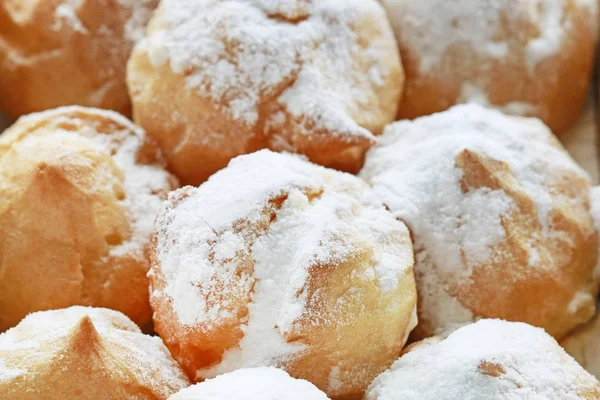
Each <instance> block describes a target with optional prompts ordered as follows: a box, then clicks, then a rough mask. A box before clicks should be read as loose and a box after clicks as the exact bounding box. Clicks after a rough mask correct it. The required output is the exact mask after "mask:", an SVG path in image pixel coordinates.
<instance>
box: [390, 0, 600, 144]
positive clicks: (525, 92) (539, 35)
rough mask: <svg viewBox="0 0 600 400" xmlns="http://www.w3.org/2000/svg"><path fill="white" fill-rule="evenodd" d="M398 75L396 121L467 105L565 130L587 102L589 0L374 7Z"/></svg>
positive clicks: (591, 28)
mask: <svg viewBox="0 0 600 400" xmlns="http://www.w3.org/2000/svg"><path fill="white" fill-rule="evenodd" d="M381 3H382V4H383V6H384V7H385V8H386V10H387V11H388V15H389V17H390V21H391V24H392V26H393V27H394V30H395V33H396V38H397V40H398V45H399V47H400V53H401V56H402V62H403V66H404V68H405V71H406V83H405V90H404V95H403V98H402V102H401V105H400V108H399V117H400V119H405V118H409V119H412V118H416V117H420V116H423V115H429V114H432V113H435V112H439V111H443V110H445V109H447V108H449V107H451V106H453V105H455V104H457V103H465V102H475V103H479V104H482V105H486V106H493V107H496V108H499V109H501V110H502V111H504V112H506V113H509V114H514V115H522V116H533V117H538V118H540V119H542V120H543V121H544V122H545V123H546V124H547V125H548V126H549V127H550V128H551V129H552V131H553V132H554V133H556V134H560V133H561V132H563V131H565V130H567V128H569V127H570V126H572V125H573V124H574V123H575V122H576V121H577V119H578V118H579V116H580V114H581V110H582V109H583V107H584V105H585V103H586V101H587V99H588V87H589V82H590V77H591V72H592V66H593V59H594V48H595V43H596V42H595V38H596V36H597V33H596V31H597V29H598V22H597V14H598V9H597V8H598V6H597V1H596V0H523V1H513V0H419V1H417V0H382V2H381Z"/></svg>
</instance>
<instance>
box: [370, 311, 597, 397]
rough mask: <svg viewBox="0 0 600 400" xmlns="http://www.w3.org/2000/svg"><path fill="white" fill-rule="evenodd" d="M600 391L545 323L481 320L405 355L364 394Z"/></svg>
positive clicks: (579, 393)
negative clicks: (551, 335) (544, 328)
mask: <svg viewBox="0 0 600 400" xmlns="http://www.w3.org/2000/svg"><path fill="white" fill-rule="evenodd" d="M597 396H600V384H599V383H598V381H597V380H595V379H594V378H593V377H592V376H591V375H589V374H588V373H587V372H585V371H584V370H583V369H582V368H581V367H580V366H579V365H578V364H577V363H576V362H575V361H574V360H573V359H572V358H571V357H569V356H568V355H567V354H566V353H565V352H564V350H563V349H561V348H560V346H558V344H557V343H556V341H555V340H554V339H552V337H550V336H549V335H548V334H546V333H545V332H544V331H543V330H542V329H539V328H534V327H532V326H529V325H526V324H523V323H511V322H505V321H500V320H482V321H479V322H476V323H474V324H472V325H469V326H466V327H463V328H461V329H459V330H457V331H456V332H454V333H452V334H451V335H450V336H449V337H448V338H447V339H445V340H443V341H441V342H429V343H427V342H425V343H423V344H421V345H419V346H417V347H416V348H415V349H413V350H411V351H410V352H409V353H408V354H406V355H404V356H402V357H401V358H400V359H399V360H398V361H396V363H394V365H393V366H392V367H391V368H390V369H389V370H388V371H386V372H385V373H383V374H382V375H380V376H379V377H378V378H377V379H376V380H375V381H374V382H373V384H372V385H371V387H370V388H369V390H368V392H367V395H366V397H365V399H366V400H400V399H402V400H412V399H415V400H416V399H419V400H434V399H435V400H445V399H448V400H450V399H465V400H475V399H540V400H541V399H545V400H567V399H569V400H579V399H582V398H590V399H591V398H596V397H597Z"/></svg>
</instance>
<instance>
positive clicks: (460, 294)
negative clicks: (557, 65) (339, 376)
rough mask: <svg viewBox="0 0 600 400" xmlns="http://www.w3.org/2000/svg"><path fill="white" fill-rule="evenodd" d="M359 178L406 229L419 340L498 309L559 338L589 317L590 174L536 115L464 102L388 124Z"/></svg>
mask: <svg viewBox="0 0 600 400" xmlns="http://www.w3.org/2000/svg"><path fill="white" fill-rule="evenodd" d="M361 176H362V177H363V178H364V179H365V180H366V181H367V182H368V183H369V184H371V186H372V187H373V190H374V192H375V193H376V194H377V195H378V196H379V198H380V199H381V200H382V201H383V203H384V204H385V205H386V206H387V207H389V208H390V210H391V211H392V213H393V214H394V215H395V216H396V217H397V218H399V219H400V220H402V221H404V222H405V223H406V224H407V225H408V227H409V229H410V230H411V234H412V237H413V241H414V245H415V259H416V262H415V278H416V280H417V289H418V294H419V302H418V304H419V326H418V327H417V329H416V336H417V337H419V338H423V337H427V336H431V335H436V334H442V333H444V331H446V330H451V329H454V328H456V327H457V326H460V325H462V324H465V323H468V322H471V321H473V320H476V319H478V318H502V319H506V320H512V321H522V322H527V323H530V324H532V325H535V326H539V327H543V328H544V329H546V331H548V333H550V334H551V335H553V336H555V337H556V338H558V339H561V338H562V337H564V336H565V335H566V334H567V333H568V332H569V331H571V330H572V329H574V328H575V327H577V326H578V325H579V324H581V323H584V322H586V321H588V320H589V319H590V318H592V316H593V315H594V312H595V308H596V304H595V297H596V294H597V290H598V285H597V282H596V281H595V280H594V274H595V266H596V256H597V252H598V240H597V234H596V232H595V230H594V226H593V221H592V217H591V215H590V182H589V177H588V175H587V174H586V173H585V172H584V171H583V170H582V169H581V168H580V167H579V166H577V165H576V163H575V162H574V161H573V160H572V159H571V158H570V157H569V155H568V154H567V153H566V151H565V150H564V149H563V147H562V146H561V145H560V144H559V142H558V141H557V140H556V138H555V137H554V136H553V135H552V133H551V132H550V131H549V129H548V128H547V127H546V126H544V124H543V123H541V122H540V121H539V120H537V119H530V118H520V117H509V116H506V115H504V114H502V113H500V112H499V111H495V110H488V109H485V108H483V107H480V106H478V105H473V104H471V105H460V106H455V107H453V108H452V109H450V110H448V111H445V112H443V113H439V114H434V115H432V116H429V117H422V118H419V119H416V120H414V121H403V122H397V123H394V124H391V125H389V126H388V127H387V128H386V130H385V133H384V134H383V136H382V138H381V140H380V142H379V144H378V146H377V147H375V148H373V149H372V150H371V151H370V152H369V154H368V155H367V160H366V163H365V167H364V169H363V171H362V172H361Z"/></svg>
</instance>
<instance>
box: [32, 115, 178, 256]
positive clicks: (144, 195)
mask: <svg viewBox="0 0 600 400" xmlns="http://www.w3.org/2000/svg"><path fill="white" fill-rule="evenodd" d="M35 120H48V127H49V128H50V129H52V131H53V132H54V133H56V134H58V135H68V136H70V137H71V138H72V139H79V140H84V141H91V142H93V143H94V146H95V147H99V149H100V150H101V151H105V152H107V153H108V154H110V155H111V156H112V158H113V160H114V161H115V163H116V164H117V166H118V167H119V168H120V169H121V170H122V171H123V180H124V188H125V196H124V198H123V199H122V200H120V203H121V205H122V206H123V208H124V209H125V210H126V212H127V217H128V219H129V222H130V230H131V236H130V237H129V239H128V240H125V241H124V242H123V243H121V244H118V245H114V246H111V250H110V256H117V257H118V256H123V255H125V254H128V255H133V256H135V257H138V258H140V259H144V258H145V254H144V251H145V249H146V248H147V247H148V245H149V242H150V237H151V234H152V231H153V228H154V218H155V216H156V214H157V212H158V210H159V209H160V207H161V204H162V201H163V199H164V198H165V197H166V194H167V193H168V192H169V191H170V190H171V189H173V188H174V187H175V186H176V184H177V182H176V180H175V179H174V178H173V177H172V176H171V175H170V174H169V173H168V172H166V170H165V168H164V166H163V165H162V164H161V159H160V156H159V154H158V153H155V154H153V155H152V156H153V157H154V161H153V162H152V163H147V162H144V161H141V162H140V157H141V154H140V153H141V152H142V151H144V149H143V147H144V146H146V145H147V140H148V139H147V138H146V134H145V132H144V131H143V130H142V129H140V128H139V127H137V126H136V125H134V124H133V123H131V122H130V121H129V120H127V119H126V118H124V117H122V116H121V115H119V114H117V113H115V112H111V111H104V110H97V109H89V108H81V107H76V106H74V107H62V108H58V109H55V110H50V111H45V112H42V113H36V114H31V115H29V116H27V117H24V118H22V121H23V122H29V121H35ZM99 120H100V121H112V122H113V123H112V124H110V127H111V128H110V129H111V130H110V131H108V132H107V131H104V130H103V128H102V125H103V124H102V123H101V122H98V121H99ZM65 127H66V128H65ZM154 151H156V152H157V151H158V150H154ZM107 172H108V171H107Z"/></svg>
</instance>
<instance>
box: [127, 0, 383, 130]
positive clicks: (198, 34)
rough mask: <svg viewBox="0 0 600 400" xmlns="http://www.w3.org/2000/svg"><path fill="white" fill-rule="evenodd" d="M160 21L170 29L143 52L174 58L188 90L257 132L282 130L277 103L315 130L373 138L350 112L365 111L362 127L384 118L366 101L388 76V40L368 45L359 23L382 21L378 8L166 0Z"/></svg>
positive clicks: (155, 59)
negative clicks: (271, 105)
mask: <svg viewBox="0 0 600 400" xmlns="http://www.w3.org/2000/svg"><path fill="white" fill-rule="evenodd" d="M157 15H158V16H159V17H160V20H161V26H162V25H164V29H155V30H153V31H152V33H151V34H150V36H149V37H148V38H147V39H146V40H145V41H144V42H143V43H142V45H141V46H140V47H139V49H144V50H145V51H146V52H147V54H148V56H149V60H150V61H151V63H152V64H153V65H154V66H155V67H160V66H161V65H163V64H165V63H167V62H168V63H169V65H170V67H171V69H172V70H173V71H174V72H175V73H178V74H183V73H185V74H186V76H187V78H186V79H187V83H188V86H189V87H190V88H192V89H195V90H197V93H199V94H200V95H201V96H206V97H208V98H210V99H212V101H213V102H215V103H216V104H217V105H218V107H220V108H221V109H222V111H223V112H225V113H226V114H227V115H228V116H230V117H231V118H233V119H234V120H236V121H239V122H241V123H243V124H245V125H247V126H254V125H255V124H257V123H258V122H259V120H260V119H261V118H263V117H264V118H265V122H266V125H265V126H266V127H267V129H270V130H271V131H273V132H277V131H278V129H279V128H281V127H282V126H283V124H284V122H285V119H286V118H288V117H287V115H286V114H282V113H277V112H276V111H274V112H273V114H272V115H267V116H264V115H261V113H262V112H264V110H262V106H263V105H264V104H265V103H266V102H273V101H275V102H277V104H278V105H279V107H275V108H281V109H283V110H286V112H287V113H289V114H290V116H289V118H292V119H294V120H295V121H296V122H298V121H300V122H302V123H306V124H308V125H310V127H312V128H313V129H316V130H319V129H321V130H322V129H327V130H330V131H332V132H333V133H336V134H339V135H342V136H348V135H350V136H356V135H358V136H362V137H367V138H372V136H371V134H370V132H369V131H368V130H366V129H364V128H362V127H360V126H359V125H358V124H357V123H356V122H355V121H354V120H353V119H352V117H351V115H357V114H358V109H359V108H360V110H361V111H362V113H361V114H360V116H361V118H362V119H363V120H364V121H365V124H369V123H371V122H372V121H371V120H375V119H377V116H376V115H375V114H373V115H370V113H371V111H370V109H371V108H369V107H361V105H362V104H363V103H365V104H368V102H369V101H372V98H373V97H374V96H375V94H374V90H373V88H374V87H378V86H379V87H380V86H382V85H383V84H384V82H385V81H384V78H385V77H387V76H388V75H389V73H390V72H389V71H388V70H387V69H386V67H385V66H384V63H382V62H381V60H382V59H383V58H384V57H389V55H386V53H387V52H388V51H390V48H389V47H390V46H388V45H387V44H388V43H390V42H389V41H388V39H391V35H390V37H389V38H388V37H380V38H378V39H376V40H372V42H371V43H367V44H361V43H360V38H359V37H358V36H357V34H356V32H355V31H354V27H353V24H354V23H356V22H357V21H358V18H362V17H364V16H365V15H376V16H378V17H380V18H381V19H382V21H383V22H384V23H385V20H384V16H385V15H384V12H383V10H382V9H381V7H380V6H379V4H377V2H375V1H372V0H367V1H365V0H350V1H348V0H325V1H309V0H293V1H290V0H286V1H274V0H262V1H252V2H251V1H247V0H236V1H227V2H222V1H215V0H210V1H202V2H192V1H182V0H164V1H163V2H162V4H161V7H160V10H159V12H158V13H157ZM361 46H365V47H364V48H362V47H361ZM392 51H393V50H392ZM357 54H358V56H360V57H361V59H362V60H361V61H360V64H361V65H360V66H359V65H358V64H359V63H358V62H357V60H356V57H358V56H357ZM363 66H369V67H368V68H367V70H368V71H369V72H368V73H365V71H363V70H362V69H361V68H362V67H363ZM370 99H371V100H370ZM375 108H377V107H375ZM282 117H283V118H284V119H283V120H282ZM301 125H302V124H301ZM308 132H309V129H306V131H305V132H304V131H302V132H301V133H302V134H308ZM273 140H276V139H273Z"/></svg>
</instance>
